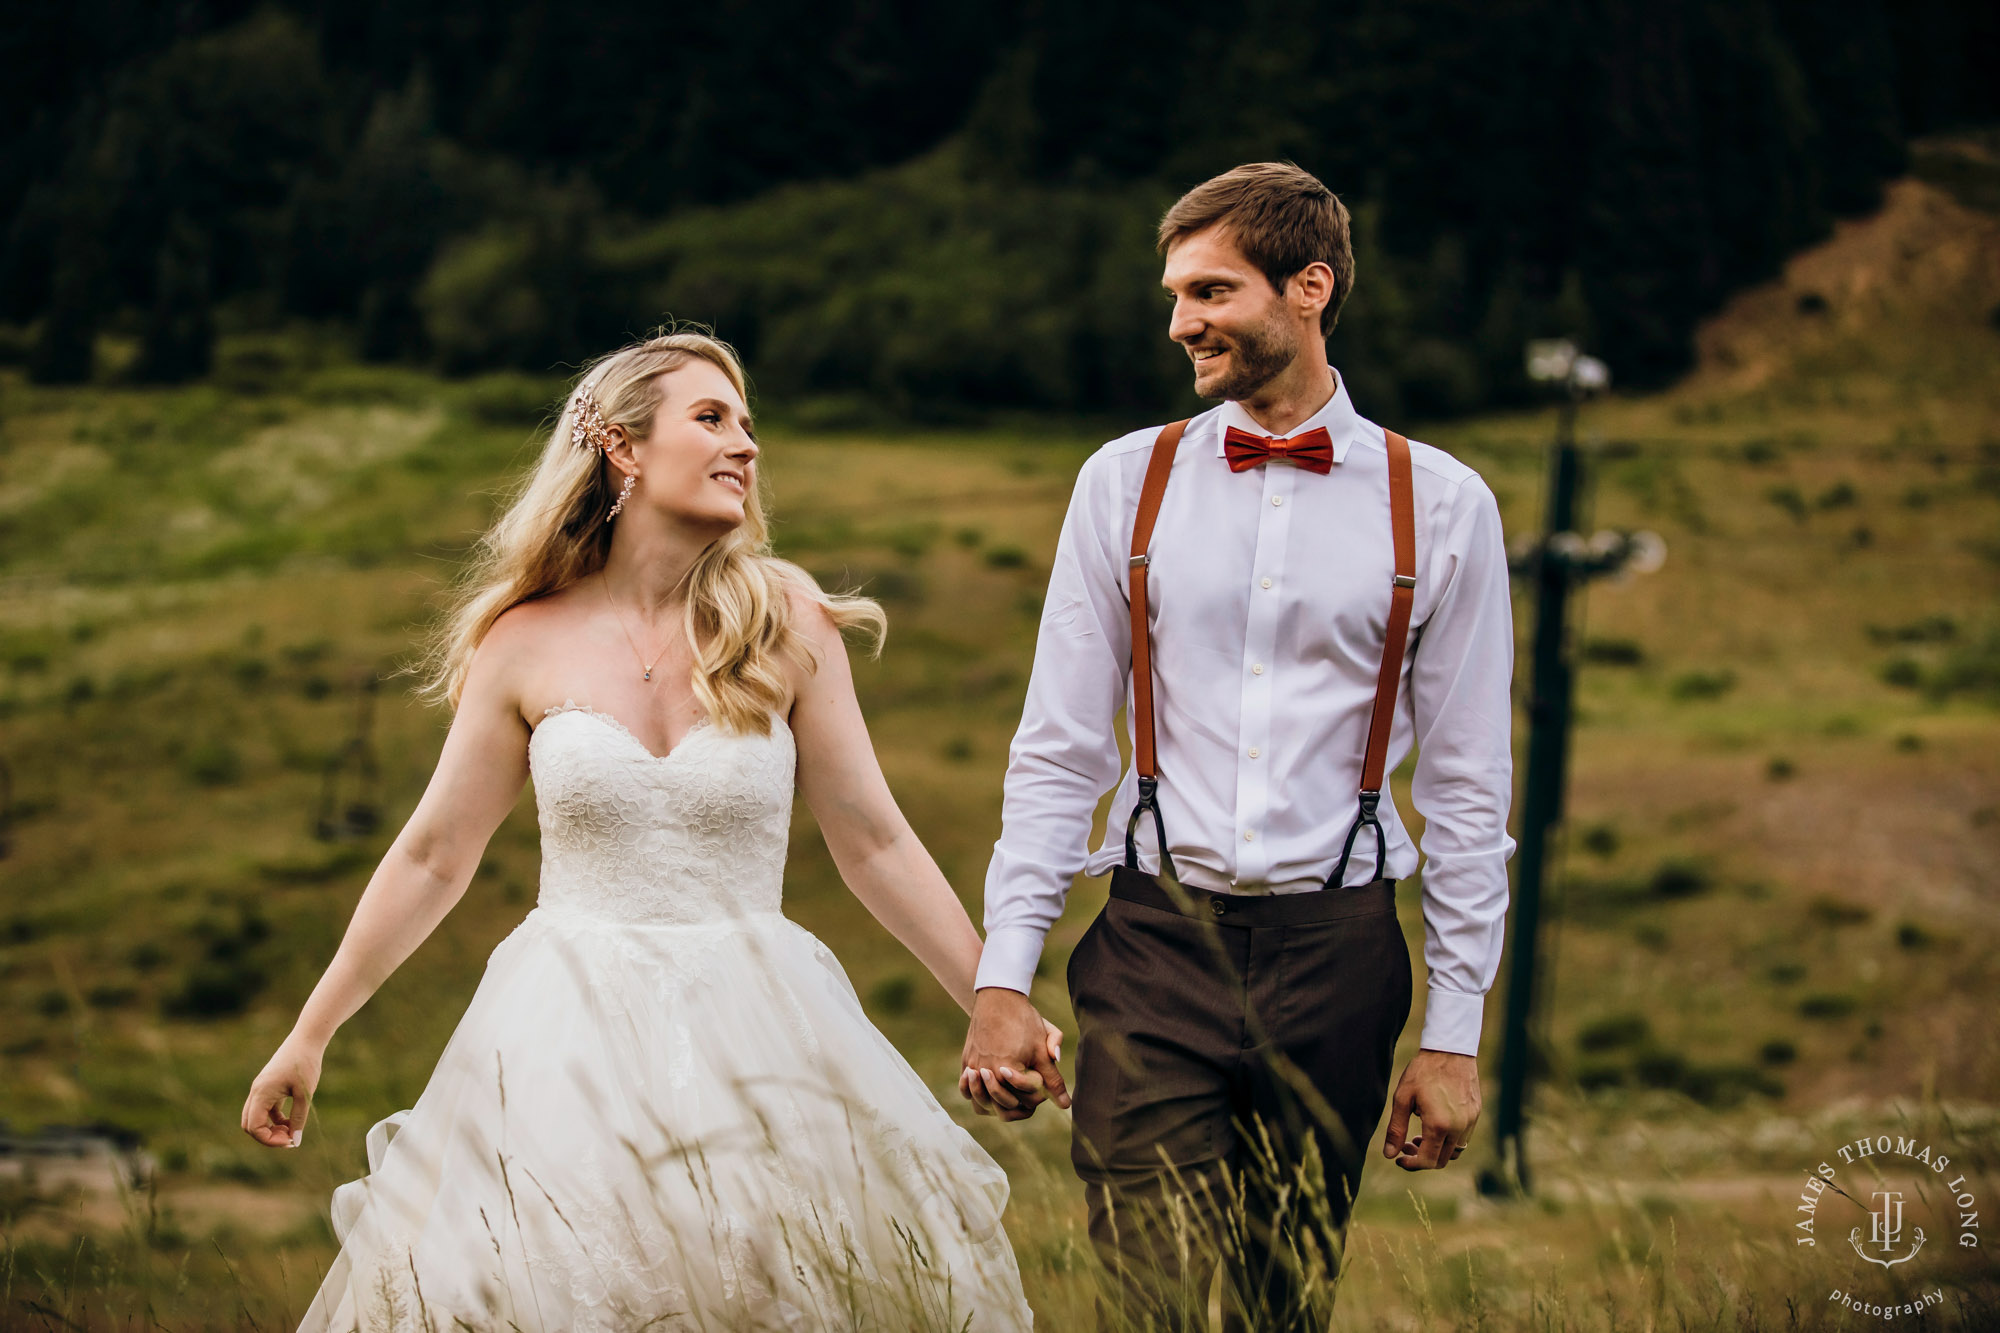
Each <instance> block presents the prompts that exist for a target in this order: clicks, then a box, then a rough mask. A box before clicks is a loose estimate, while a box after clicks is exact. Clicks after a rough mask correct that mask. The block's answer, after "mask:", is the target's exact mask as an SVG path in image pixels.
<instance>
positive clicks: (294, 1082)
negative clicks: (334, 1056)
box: [243, 1036, 324, 1148]
mask: <svg viewBox="0 0 2000 1333" xmlns="http://www.w3.org/2000/svg"><path fill="white" fill-rule="evenodd" d="M323 1055H324V1050H323V1049H322V1048H321V1047H318V1046H315V1045H313V1044H312V1043H311V1042H308V1041H302V1040H300V1039H299V1038H298V1037H296V1036H292V1037H287V1038H286V1039H285V1043H284V1045H282V1046H280V1047H278V1050H277V1054H275V1055H273V1056H272V1057H271V1062H270V1063H269V1064H267V1065H265V1066H264V1072H263V1073H261V1074H259V1075H257V1077H256V1079H255V1080H254V1081H252V1083H251V1084H250V1096H249V1099H248V1100H246V1101H245V1102H244V1103H243V1132H244V1133H245V1134H248V1135H249V1136H250V1137H251V1138H253V1139H255V1140H257V1142H259V1143H261V1144H263V1145H264V1146H265V1147H267V1148H296V1147H298V1146H299V1143H300V1140H301V1138H302V1137H303V1135H304V1134H305V1128H306V1114H307V1112H308V1111H310V1110H311V1108H312V1097H313V1089H314V1088H317V1087H318V1086H319V1071H320V1061H321V1058H322V1056H323ZM287 1097H289V1098H291V1101H292V1111H291V1114H290V1115H286V1114H285V1113H284V1109H283V1108H284V1102H285V1099H286V1098H287Z"/></svg>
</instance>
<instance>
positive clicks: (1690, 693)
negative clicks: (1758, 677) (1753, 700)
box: [1667, 668, 1736, 700]
mask: <svg viewBox="0 0 2000 1333" xmlns="http://www.w3.org/2000/svg"><path fill="white" fill-rule="evenodd" d="M1735 687H1736V673H1735V672H1734V671H1731V670H1729V669H1727V668H1724V669H1723V670H1721V671H1685V672H1682V673H1681V674H1680V675H1678V676H1675V677H1674V680H1673V683H1672V684H1671V685H1669V686H1668V687H1667V691H1668V693H1669V694H1671V695H1672V696H1673V697H1674V698H1675V699H1679V700H1691V699H1719V698H1721V697H1722V696H1723V695H1725V694H1727V693H1729V691H1730V690H1732V689H1734V688H1735Z"/></svg>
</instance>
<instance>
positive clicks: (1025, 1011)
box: [958, 986, 1069, 1120]
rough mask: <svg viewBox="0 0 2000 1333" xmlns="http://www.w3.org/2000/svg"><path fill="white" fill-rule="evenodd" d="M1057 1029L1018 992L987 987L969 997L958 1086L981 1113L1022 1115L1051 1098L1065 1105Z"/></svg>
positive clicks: (1016, 1117)
mask: <svg viewBox="0 0 2000 1333" xmlns="http://www.w3.org/2000/svg"><path fill="white" fill-rule="evenodd" d="M1062 1039H1063V1034H1062V1031H1061V1029H1059V1028H1057V1027H1056V1026H1055V1025H1054V1024H1052V1023H1050V1022H1048V1021H1047V1020H1046V1019H1044V1018H1043V1017H1042V1016H1041V1015H1040V1014H1038V1013H1036V1012H1035V1006H1034V1005H1033V1004H1031V1003H1029V1002H1028V997H1027V996H1025V995H1023V994H1021V993H1020V992H1019V991H1012V990H1007V989H1005V988H1003V987H999V986H989V987H987V988H986V989H984V990H982V991H980V992H978V994H977V995H975V996H974V997H973V1001H972V1026H971V1027H970V1029H968V1030H967V1032H966V1034H965V1052H964V1055H963V1057H962V1060H963V1063H964V1066H965V1067H964V1068H963V1069H962V1070H961V1071H960V1072H959V1076H958V1091H959V1093H960V1095H962V1096H963V1097H965V1098H966V1099H967V1100H968V1101H970V1102H971V1103H972V1107H973V1109H974V1110H975V1111H977V1112H978V1113H979V1114H980V1115H997V1116H999V1117H1000V1118H1001V1119H1002V1120H1026V1119H1027V1118H1028V1117H1029V1116H1031V1115H1033V1114H1034V1113H1035V1108H1036V1107H1037V1106H1040V1105H1041V1104H1042V1103H1043V1102H1045V1101H1048V1100H1049V1099H1051V1098H1053V1099H1054V1100H1055V1104H1056V1105H1057V1106H1060V1107H1062V1108H1063V1109H1064V1110H1068V1109H1069V1089H1068V1088H1067V1087H1065V1086H1064V1085H1063V1077H1062V1070H1060V1069H1059V1068H1057V1066H1056V1061H1057V1060H1059V1059H1060V1058H1061V1057H1062Z"/></svg>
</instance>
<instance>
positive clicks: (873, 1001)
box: [868, 972, 917, 1014]
mask: <svg viewBox="0 0 2000 1333" xmlns="http://www.w3.org/2000/svg"><path fill="white" fill-rule="evenodd" d="M916 998H917V983H916V979H915V978H914V977H912V976H911V975H910V974H909V973H907V972H897V973H895V974H893V975H891V976H886V977H883V978H882V979H881V980H880V981H878V982H876V983H875V984H874V985H873V986H871V987H870V988H869V990H868V1007H869V1008H871V1009H873V1010H874V1011H875V1012H877V1013H880V1014H905V1013H908V1012H909V1011H910V1006H911V1005H912V1004H914V1003H916Z"/></svg>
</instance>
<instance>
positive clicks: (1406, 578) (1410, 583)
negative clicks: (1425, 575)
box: [1395, 574, 1417, 588]
mask: <svg viewBox="0 0 2000 1333" xmlns="http://www.w3.org/2000/svg"><path fill="white" fill-rule="evenodd" d="M1395 583H1396V586H1397V587H1398V588H1414V587H1416V586H1417V576H1416V575H1415V574H1398V575H1396V579H1395Z"/></svg>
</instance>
